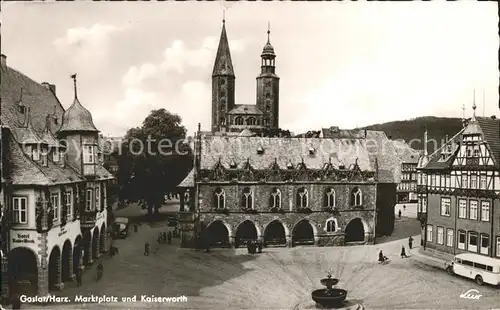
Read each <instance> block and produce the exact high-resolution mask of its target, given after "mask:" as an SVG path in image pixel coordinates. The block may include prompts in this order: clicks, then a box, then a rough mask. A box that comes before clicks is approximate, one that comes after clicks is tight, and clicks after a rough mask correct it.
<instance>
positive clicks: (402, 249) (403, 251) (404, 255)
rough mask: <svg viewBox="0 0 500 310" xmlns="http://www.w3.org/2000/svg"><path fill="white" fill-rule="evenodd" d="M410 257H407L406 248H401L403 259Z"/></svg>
mask: <svg viewBox="0 0 500 310" xmlns="http://www.w3.org/2000/svg"><path fill="white" fill-rule="evenodd" d="M407 257H408V256H407V255H406V251H405V246H404V245H403V246H402V247H401V258H407Z"/></svg>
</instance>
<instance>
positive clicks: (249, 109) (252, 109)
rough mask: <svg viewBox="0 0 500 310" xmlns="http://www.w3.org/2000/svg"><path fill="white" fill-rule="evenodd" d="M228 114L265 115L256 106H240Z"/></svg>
mask: <svg viewBox="0 0 500 310" xmlns="http://www.w3.org/2000/svg"><path fill="white" fill-rule="evenodd" d="M228 114H258V115H261V114H264V113H262V111H261V110H259V108H257V106H256V105H255V104H238V105H236V106H235V107H234V108H233V109H231V111H229V112H228Z"/></svg>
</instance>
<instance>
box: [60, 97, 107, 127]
mask: <svg viewBox="0 0 500 310" xmlns="http://www.w3.org/2000/svg"><path fill="white" fill-rule="evenodd" d="M65 131H91V132H98V131H99V130H97V128H96V127H95V125H94V121H93V120H92V114H91V113H90V112H89V110H87V109H85V108H84V107H83V106H82V104H81V103H80V101H79V100H78V98H75V100H74V101H73V104H72V105H71V106H70V107H69V108H68V109H67V110H66V112H64V115H63V121H62V125H61V128H60V129H59V132H65Z"/></svg>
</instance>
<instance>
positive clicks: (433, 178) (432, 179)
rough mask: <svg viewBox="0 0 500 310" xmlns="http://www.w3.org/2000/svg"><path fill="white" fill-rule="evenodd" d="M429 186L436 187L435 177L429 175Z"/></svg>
mask: <svg viewBox="0 0 500 310" xmlns="http://www.w3.org/2000/svg"><path fill="white" fill-rule="evenodd" d="M431 186H436V175H435V174H433V175H431Z"/></svg>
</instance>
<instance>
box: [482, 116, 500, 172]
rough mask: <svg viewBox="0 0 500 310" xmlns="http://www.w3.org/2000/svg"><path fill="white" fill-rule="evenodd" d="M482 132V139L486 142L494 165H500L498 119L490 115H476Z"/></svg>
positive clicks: (499, 125) (499, 124)
mask: <svg viewBox="0 0 500 310" xmlns="http://www.w3.org/2000/svg"><path fill="white" fill-rule="evenodd" d="M476 119H477V122H478V123H479V126H480V127H481V130H482V133H483V139H484V140H485V141H486V142H487V143H488V146H489V148H490V152H491V154H492V155H491V156H492V157H493V160H494V161H495V165H496V166H497V167H500V120H499V119H493V118H491V117H476Z"/></svg>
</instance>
